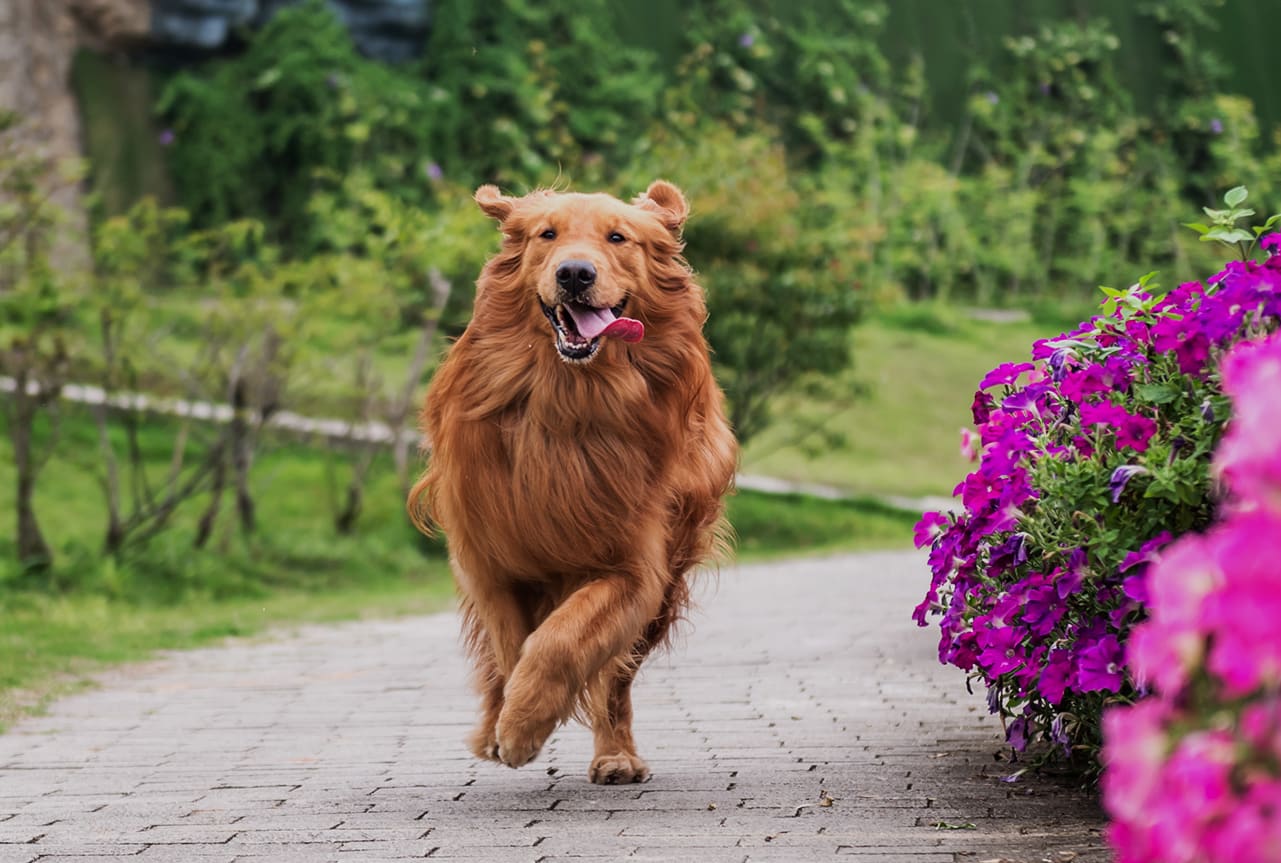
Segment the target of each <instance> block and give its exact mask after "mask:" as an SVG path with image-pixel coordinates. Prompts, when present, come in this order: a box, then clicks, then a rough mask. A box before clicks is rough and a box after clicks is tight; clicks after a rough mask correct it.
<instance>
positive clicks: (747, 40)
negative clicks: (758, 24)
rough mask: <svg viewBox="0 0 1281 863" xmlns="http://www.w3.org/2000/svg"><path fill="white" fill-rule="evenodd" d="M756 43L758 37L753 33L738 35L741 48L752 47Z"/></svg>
mask: <svg viewBox="0 0 1281 863" xmlns="http://www.w3.org/2000/svg"><path fill="white" fill-rule="evenodd" d="M755 44H756V37H755V36H753V35H752V34H751V33H744V34H743V35H742V36H739V37H738V46H739V47H740V48H750V47H752V46H753V45H755Z"/></svg>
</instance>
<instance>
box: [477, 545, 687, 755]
mask: <svg viewBox="0 0 1281 863" xmlns="http://www.w3.org/2000/svg"><path fill="white" fill-rule="evenodd" d="M655 558H657V555H655ZM662 603H663V577H662V575H661V570H660V569H659V567H658V566H657V565H655V564H648V565H645V564H638V565H637V566H636V568H635V569H633V570H632V571H630V572H617V573H612V574H610V575H604V576H601V577H599V578H595V579H592V580H591V581H589V582H587V583H586V584H584V585H583V586H582V587H580V588H578V589H577V590H576V591H574V592H573V593H572V594H570V595H569V596H568V597H567V598H566V599H565V601H564V602H562V603H561V604H560V605H559V606H557V608H556V609H555V610H554V611H552V612H551V614H549V615H548V617H547V619H546V620H545V621H543V623H542V624H541V625H540V626H539V627H538V628H537V629H536V630H534V632H533V634H532V635H530V636H529V638H528V639H526V641H525V646H524V649H523V651H522V653H521V658H520V662H519V663H517V665H516V670H515V671H514V672H512V675H511V678H510V679H509V680H508V681H507V689H506V692H505V698H506V703H505V704H504V705H503V709H502V713H501V715H500V716H499V718H498V729H497V731H498V750H499V751H498V757H499V759H500V760H501V761H502V762H503V763H504V764H506V765H508V766H509V767H519V766H521V765H522V764H525V763H527V762H529V761H531V760H532V759H533V758H534V757H535V756H536V755H538V752H539V750H540V749H542V747H543V744H544V743H545V742H546V741H547V738H548V737H549V736H550V735H551V733H552V731H553V730H555V728H556V726H557V725H558V724H559V723H560V722H561V721H563V720H564V719H566V718H568V717H569V715H570V714H571V713H572V711H573V709H574V705H575V704H576V703H577V702H578V701H579V699H580V698H581V697H582V694H583V690H584V689H585V688H586V687H587V685H588V684H589V683H590V682H592V681H593V680H594V679H595V678H597V677H598V676H599V675H601V672H602V671H603V670H604V669H605V668H606V667H607V665H608V664H609V663H613V662H617V661H618V660H619V658H620V657H622V658H626V657H627V656H628V654H629V653H630V651H631V648H632V646H633V645H634V644H635V643H636V641H637V636H638V634H641V633H643V632H644V631H645V627H646V626H647V625H648V623H649V621H651V620H653V619H654V618H655V617H656V616H657V615H658V613H659V611H660V609H661V608H662ZM629 683H630V682H629ZM629 733H630V732H629Z"/></svg>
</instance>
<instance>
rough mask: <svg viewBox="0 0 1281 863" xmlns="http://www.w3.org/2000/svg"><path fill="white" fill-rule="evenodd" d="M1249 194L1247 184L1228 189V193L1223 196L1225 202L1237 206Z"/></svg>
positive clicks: (1230, 205)
mask: <svg viewBox="0 0 1281 863" xmlns="http://www.w3.org/2000/svg"><path fill="white" fill-rule="evenodd" d="M1249 194H1250V193H1249V192H1248V191H1246V188H1245V186H1235V187H1233V188H1231V189H1228V192H1227V194H1226V195H1224V196H1223V202H1224V203H1225V204H1227V205H1228V206H1229V207H1235V206H1237V205H1238V204H1240V203H1241V202H1242V201H1244V200H1245V199H1246V197H1247V196H1248V195H1249Z"/></svg>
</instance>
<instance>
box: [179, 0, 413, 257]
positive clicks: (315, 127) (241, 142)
mask: <svg viewBox="0 0 1281 863" xmlns="http://www.w3.org/2000/svg"><path fill="white" fill-rule="evenodd" d="M426 107H427V106H426V105H425V103H424V100H423V95H422V93H421V90H420V88H419V87H418V85H417V82H416V81H415V80H414V78H413V77H412V76H410V75H408V74H406V73H403V72H400V71H398V70H396V69H393V68H390V67H387V66H383V65H381V64H379V63H374V62H371V61H368V60H365V59H363V58H361V57H360V55H358V54H357V53H356V50H355V48H354V47H353V46H352V43H351V39H350V37H349V36H348V35H347V31H346V30H345V29H344V28H343V26H342V24H341V23H340V22H339V20H338V19H337V17H336V16H335V15H334V13H333V11H332V10H330V9H329V7H327V6H326V5H325V4H324V3H323V2H321V0H309V2H306V3H302V4H299V5H297V6H292V7H288V8H285V9H282V10H281V11H280V12H279V13H278V14H277V15H276V16H275V17H274V18H273V19H272V20H271V22H270V23H269V24H268V25H267V26H266V27H264V28H263V30H262V31H261V32H260V33H258V34H257V35H256V36H254V38H253V39H252V40H250V42H249V46H248V48H247V50H246V51H245V52H244V53H243V54H242V55H240V56H238V57H235V58H233V59H229V60H224V61H221V62H218V63H216V64H214V65H213V66H212V67H211V68H210V69H208V70H206V71H205V72H204V73H203V74H201V73H198V72H197V73H188V72H184V73H181V74H179V75H177V76H176V77H175V78H174V79H173V80H171V81H170V82H169V84H168V85H167V86H166V87H165V89H164V92H163V93H162V94H161V97H160V101H159V104H158V106H157V108H158V110H159V112H160V113H161V115H162V117H163V118H164V119H165V121H166V122H167V123H168V124H169V128H168V129H167V130H166V131H165V133H164V134H163V135H162V142H167V143H168V144H169V145H170V147H169V167H170V170H171V171H172V172H173V176H174V182H175V186H176V187H177V190H178V193H179V197H180V198H181V200H182V203H183V205H184V206H185V207H186V209H187V210H189V211H190V212H191V213H192V214H193V218H194V220H195V222H196V224H197V225H198V226H211V225H218V224H221V223H223V222H225V221H228V220H231V219H238V218H247V217H252V218H257V219H265V220H266V221H267V222H268V223H269V226H270V227H271V228H272V229H273V234H279V235H280V236H281V237H282V238H283V239H285V240H287V241H300V240H303V239H305V238H306V236H307V233H306V230H305V228H306V226H307V225H308V221H307V219H306V204H307V201H308V199H309V198H310V197H311V194H312V193H313V191H315V190H316V189H317V188H318V179H319V177H318V175H320V174H323V173H326V172H328V173H331V174H334V173H336V174H346V173H347V172H348V171H350V170H351V169H352V168H354V167H355V166H357V165H360V166H362V167H363V168H364V169H365V170H367V171H369V172H370V173H372V174H373V176H374V177H375V178H376V182H377V183H378V185H379V186H380V187H381V188H384V189H388V190H395V191H396V192H397V193H398V194H399V195H401V196H402V197H405V198H407V199H410V200H416V201H419V202H422V201H424V200H426V198H427V194H428V190H429V188H430V182H429V180H430V179H431V177H432V175H434V174H435V172H436V171H437V170H438V168H433V163H432V161H431V158H430V157H429V156H428V155H425V154H428V153H429V152H430V151H429V150H428V148H427V146H426V135H427V130H428V124H429V123H430V118H429V116H428V115H427V112H426V110H425V109H426Z"/></svg>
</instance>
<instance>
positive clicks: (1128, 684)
mask: <svg viewBox="0 0 1281 863" xmlns="http://www.w3.org/2000/svg"><path fill="white" fill-rule="evenodd" d="M1227 199H1228V201H1229V206H1228V209H1227V210H1223V211H1211V212H1212V213H1214V212H1217V213H1218V214H1219V215H1218V216H1217V217H1216V218H1217V220H1218V221H1222V222H1235V221H1236V220H1238V219H1240V218H1243V217H1245V215H1247V214H1248V212H1249V211H1245V210H1243V209H1240V208H1239V206H1238V205H1239V204H1240V203H1241V202H1242V201H1243V200H1244V189H1236V190H1233V192H1230V193H1229V194H1228V196H1227ZM1274 221H1275V219H1274ZM1202 227H1204V226H1202ZM1205 230H1206V235H1207V236H1210V235H1211V234H1213V233H1214V231H1218V230H1223V231H1227V230H1229V229H1228V228H1226V227H1225V226H1222V225H1220V226H1216V228H1215V229H1210V228H1206V229H1205ZM1232 230H1235V229H1232ZM1216 236H1217V237H1218V238H1220V239H1224V240H1225V241H1227V242H1229V243H1232V244H1236V243H1238V241H1240V244H1241V247H1242V248H1243V249H1248V247H1249V246H1251V245H1252V239H1253V238H1252V236H1251V235H1250V234H1249V233H1248V232H1245V233H1244V236H1245V237H1249V238H1250V240H1249V241H1246V240H1242V239H1241V238H1240V237H1238V236H1237V235H1235V234H1230V233H1227V234H1218V235H1216ZM1269 242H1270V241H1269ZM1108 293H1109V295H1110V296H1109V299H1108V301H1107V302H1106V303H1105V305H1104V311H1103V314H1100V315H1098V316H1096V317H1094V318H1092V319H1091V320H1089V321H1087V322H1086V323H1084V324H1082V325H1081V326H1080V327H1079V328H1078V329H1077V330H1075V331H1073V332H1070V333H1065V334H1063V335H1061V336H1059V337H1057V338H1054V339H1047V340H1044V341H1041V342H1038V343H1037V344H1036V346H1035V347H1034V349H1033V360H1034V361H1035V362H1029V363H1006V364H1004V365H1002V366H999V367H998V368H996V369H995V370H993V371H992V372H991V373H990V374H988V375H987V377H986V378H984V380H983V381H982V382H981V383H980V385H979V391H978V393H977V394H976V395H975V399H974V405H973V410H974V420H975V423H976V424H977V426H978V437H977V441H976V442H977V444H978V446H980V447H981V456H980V461H979V467H978V469H977V470H976V471H974V472H973V473H971V474H970V475H969V476H968V477H967V478H966V479H965V481H964V482H962V483H961V484H960V485H959V486H957V489H956V494H957V495H958V496H959V497H960V498H961V503H962V506H963V509H962V511H961V512H960V513H957V514H947V515H945V514H942V513H929V514H927V515H926V516H925V517H924V518H923V519H922V521H921V522H920V523H919V524H918V530H917V543H918V545H922V546H924V545H928V546H929V547H930V558H929V560H930V566H931V568H932V570H933V580H932V582H931V585H930V589H929V592H928V594H927V596H926V598H925V600H924V601H923V602H922V603H921V604H920V605H919V606H918V607H917V609H916V612H915V618H916V620H917V622H918V623H919V624H920V625H922V626H924V625H926V623H927V618H928V617H929V616H931V615H940V616H941V619H940V628H941V631H942V638H941V641H940V644H939V658H940V660H941V661H942V662H945V663H951V664H954V665H957V666H958V667H960V668H963V669H965V670H966V671H968V672H970V673H971V675H972V676H973V677H977V678H979V679H981V680H983V682H984V683H986V684H987V686H988V689H989V703H990V705H991V708H992V710H993V711H994V712H1000V713H1001V715H1002V717H1003V718H1004V719H1007V720H1009V722H1008V725H1007V738H1008V740H1009V741H1010V743H1011V744H1012V745H1013V746H1014V748H1015V749H1016V750H1023V749H1025V748H1026V746H1027V745H1028V743H1030V742H1033V741H1046V742H1052V743H1054V744H1056V745H1057V746H1058V747H1059V748H1060V749H1061V751H1062V752H1063V753H1065V754H1067V753H1075V754H1076V755H1077V756H1079V757H1080V758H1081V760H1082V762H1083V763H1085V764H1090V763H1091V762H1092V761H1093V759H1094V758H1095V756H1096V755H1097V750H1098V746H1099V742H1100V716H1101V713H1102V710H1103V708H1104V707H1105V706H1106V705H1107V704H1110V703H1114V702H1117V701H1129V700H1132V699H1134V698H1135V697H1136V696H1137V694H1138V690H1137V689H1136V688H1135V685H1134V681H1133V679H1132V677H1131V676H1130V674H1129V673H1128V672H1127V665H1126V647H1127V643H1128V642H1129V637H1130V633H1131V629H1132V627H1133V626H1134V625H1135V624H1136V623H1138V622H1139V621H1141V620H1142V619H1143V618H1144V617H1145V616H1146V604H1147V601H1148V594H1149V588H1148V584H1147V570H1148V569H1149V566H1150V563H1151V561H1152V560H1153V559H1154V555H1155V553H1156V552H1158V551H1159V550H1160V549H1161V548H1162V547H1164V546H1165V545H1166V544H1167V543H1169V541H1170V540H1171V539H1172V537H1173V536H1174V535H1179V534H1184V533H1188V532H1191V531H1196V530H1201V529H1204V528H1205V527H1206V526H1208V525H1209V523H1210V520H1211V517H1212V514H1213V504H1214V501H1213V487H1212V483H1211V479H1210V474H1209V456H1210V453H1211V452H1212V451H1213V449H1214V447H1215V445H1216V444H1217V442H1218V439H1219V436H1220V433H1221V431H1222V429H1223V425H1224V422H1225V421H1226V419H1227V417H1228V404H1227V400H1226V398H1225V397H1224V395H1223V392H1222V389H1221V385H1220V382H1219V374H1218V370H1217V362H1218V358H1219V356H1220V355H1221V353H1222V352H1223V351H1224V350H1226V349H1227V348H1228V347H1230V346H1231V345H1232V344H1234V343H1236V342H1237V341H1239V340H1241V339H1243V338H1249V337H1251V336H1252V335H1255V334H1257V333H1258V332H1260V331H1266V330H1269V329H1272V328H1275V326H1276V325H1277V322H1278V321H1279V320H1281V259H1277V258H1272V259H1269V261H1268V262H1267V263H1265V264H1259V263H1255V262H1253V261H1239V262H1234V263H1232V264H1229V265H1228V267H1227V268H1226V269H1224V270H1223V271H1222V272H1220V273H1219V274H1218V275H1216V276H1215V277H1213V278H1212V279H1210V280H1208V282H1207V283H1205V284H1202V283H1200V282H1192V283H1187V284H1184V285H1180V286H1179V287H1178V288H1177V289H1175V290H1174V291H1171V292H1170V293H1169V294H1167V295H1165V296H1158V295H1157V294H1156V293H1155V286H1154V285H1153V284H1152V282H1151V281H1150V279H1149V278H1148V277H1145V278H1144V279H1143V280H1141V281H1140V283H1139V284H1138V285H1136V286H1134V287H1133V288H1131V289H1129V290H1126V291H1116V290H1109V291H1108ZM969 445H970V446H971V447H974V443H973V442H972V443H970V444H969ZM1051 751H1053V750H1051Z"/></svg>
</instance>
